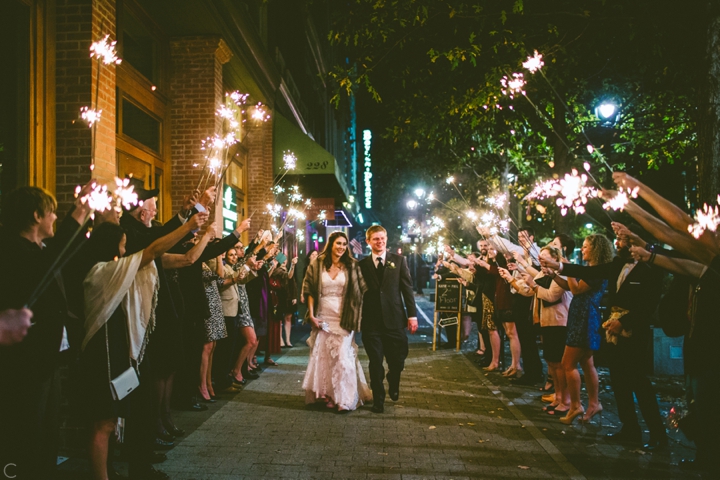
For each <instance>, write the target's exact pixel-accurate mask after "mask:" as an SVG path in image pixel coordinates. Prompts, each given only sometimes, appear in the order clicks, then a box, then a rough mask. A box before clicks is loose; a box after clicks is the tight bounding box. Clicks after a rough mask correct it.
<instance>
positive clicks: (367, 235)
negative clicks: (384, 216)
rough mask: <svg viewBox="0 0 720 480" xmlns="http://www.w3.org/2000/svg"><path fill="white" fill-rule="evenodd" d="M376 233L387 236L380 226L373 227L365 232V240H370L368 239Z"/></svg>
mask: <svg viewBox="0 0 720 480" xmlns="http://www.w3.org/2000/svg"><path fill="white" fill-rule="evenodd" d="M377 232H385V235H387V230H385V228H384V227H383V226H382V225H373V226H372V227H370V228H368V229H367V231H366V232H365V240H370V237H372V236H373V235H375V234H376V233H377Z"/></svg>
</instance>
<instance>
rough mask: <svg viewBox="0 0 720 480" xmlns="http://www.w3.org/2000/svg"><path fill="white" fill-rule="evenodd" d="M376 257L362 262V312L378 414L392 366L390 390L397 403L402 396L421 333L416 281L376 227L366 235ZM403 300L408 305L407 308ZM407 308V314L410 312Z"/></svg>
mask: <svg viewBox="0 0 720 480" xmlns="http://www.w3.org/2000/svg"><path fill="white" fill-rule="evenodd" d="M365 240H366V242H367V243H368V245H370V249H371V250H372V255H370V256H368V257H366V258H364V259H363V260H361V261H360V268H361V269H362V273H363V276H364V277H365V282H366V283H367V286H368V291H367V292H366V293H365V297H364V300H363V311H362V326H361V331H362V340H363V345H364V346H365V351H366V352H367V354H368V357H369V358H370V368H369V370H370V387H371V388H372V392H373V407H372V411H373V412H375V413H382V412H383V411H384V405H385V385H384V384H383V381H384V379H385V367H384V366H383V358H384V359H385V361H387V364H388V372H387V379H388V389H389V393H390V398H391V399H392V400H393V401H394V402H395V401H397V399H398V396H399V394H400V373H401V372H402V371H403V369H404V368H405V359H406V358H407V355H408V339H407V335H406V334H405V328H406V327H407V328H409V330H410V333H415V332H416V331H417V327H418V322H417V313H416V312H417V309H416V307H415V297H414V296H413V288H412V280H411V278H410V271H409V270H408V266H407V262H406V261H405V257H403V256H402V255H395V254H393V253H390V252H388V251H387V250H386V244H387V232H386V231H385V229H384V228H383V227H381V226H380V225H373V226H372V227H370V228H368V230H367V232H366V233H365ZM403 300H404V301H405V306H404V307H403ZM406 309H407V313H406Z"/></svg>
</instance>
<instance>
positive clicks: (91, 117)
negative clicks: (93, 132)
mask: <svg viewBox="0 0 720 480" xmlns="http://www.w3.org/2000/svg"><path fill="white" fill-rule="evenodd" d="M101 115H102V110H94V109H92V108H90V107H82V108H81V109H80V118H82V119H83V120H85V121H86V122H87V124H88V127H92V126H93V124H94V123H96V122H99V121H100V116H101Z"/></svg>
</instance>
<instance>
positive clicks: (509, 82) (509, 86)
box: [500, 73, 526, 98]
mask: <svg viewBox="0 0 720 480" xmlns="http://www.w3.org/2000/svg"><path fill="white" fill-rule="evenodd" d="M525 83H526V82H525V78H524V77H523V74H522V73H513V74H512V78H508V76H507V75H503V78H501V79H500V84H501V85H502V87H503V88H502V89H500V91H501V92H502V94H503V95H507V96H509V97H510V98H515V95H517V94H522V95H525V90H523V87H524V86H525Z"/></svg>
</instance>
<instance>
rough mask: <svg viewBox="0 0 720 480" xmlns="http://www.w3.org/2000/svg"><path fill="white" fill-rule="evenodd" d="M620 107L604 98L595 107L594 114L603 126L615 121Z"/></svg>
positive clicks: (612, 123)
mask: <svg viewBox="0 0 720 480" xmlns="http://www.w3.org/2000/svg"><path fill="white" fill-rule="evenodd" d="M619 114H620V109H619V108H618V105H617V104H616V103H615V102H613V101H610V100H604V101H602V102H601V103H600V104H598V106H597V107H595V116H597V117H598V118H599V119H600V123H601V124H602V125H604V126H611V125H614V124H615V122H617V119H618V116H619Z"/></svg>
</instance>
